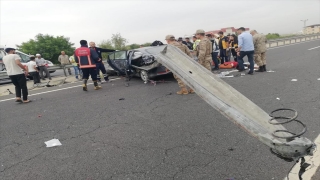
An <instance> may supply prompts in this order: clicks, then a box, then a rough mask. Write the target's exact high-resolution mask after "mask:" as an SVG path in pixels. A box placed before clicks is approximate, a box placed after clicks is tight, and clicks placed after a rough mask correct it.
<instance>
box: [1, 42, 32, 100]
mask: <svg viewBox="0 0 320 180" xmlns="http://www.w3.org/2000/svg"><path fill="white" fill-rule="evenodd" d="M5 51H6V53H8V55H6V56H5V57H3V63H4V64H5V66H6V69H7V74H8V76H9V77H10V79H11V81H12V83H13V84H14V86H15V90H16V102H20V103H22V102H23V103H29V102H31V101H30V100H28V88H27V81H26V75H27V74H28V67H24V66H23V65H22V64H21V62H20V60H21V58H20V56H18V55H16V53H15V49H14V48H6V49H5ZM22 70H24V72H22ZM21 91H22V95H23V100H21Z"/></svg>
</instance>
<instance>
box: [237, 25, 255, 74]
mask: <svg viewBox="0 0 320 180" xmlns="http://www.w3.org/2000/svg"><path fill="white" fill-rule="evenodd" d="M238 34H240V35H239V36H238V43H239V45H238V50H237V55H238V65H239V72H242V71H244V67H243V57H244V56H247V57H248V61H249V63H250V70H249V72H248V74H250V75H253V70H254V62H253V54H254V45H253V38H252V35H251V34H249V33H248V32H246V29H245V28H244V27H241V28H239V29H238Z"/></svg>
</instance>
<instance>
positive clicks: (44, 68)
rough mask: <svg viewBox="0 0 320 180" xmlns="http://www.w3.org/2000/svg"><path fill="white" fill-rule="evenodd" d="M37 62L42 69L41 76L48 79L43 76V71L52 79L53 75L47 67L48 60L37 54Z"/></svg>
mask: <svg viewBox="0 0 320 180" xmlns="http://www.w3.org/2000/svg"><path fill="white" fill-rule="evenodd" d="M36 57H37V58H36V63H37V66H38V67H39V71H40V76H41V79H42V80H46V79H45V77H44V76H43V71H44V72H45V73H46V75H47V76H48V78H49V80H51V76H50V73H49V71H48V69H47V67H46V64H47V62H46V60H44V59H43V58H42V57H41V55H40V54H36Z"/></svg>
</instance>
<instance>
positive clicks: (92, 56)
mask: <svg viewBox="0 0 320 180" xmlns="http://www.w3.org/2000/svg"><path fill="white" fill-rule="evenodd" d="M80 45H81V47H80V48H77V49H76V50H75V52H74V59H75V61H76V63H77V64H79V67H80V69H81V70H82V73H83V78H82V79H83V85H82V86H83V90H84V91H87V90H88V89H87V82H88V79H89V75H91V78H92V81H93V84H94V89H95V90H98V89H101V86H99V85H98V82H97V71H96V62H98V60H99V56H98V54H97V53H96V51H95V50H93V49H89V48H88V43H87V41H86V40H81V41H80Z"/></svg>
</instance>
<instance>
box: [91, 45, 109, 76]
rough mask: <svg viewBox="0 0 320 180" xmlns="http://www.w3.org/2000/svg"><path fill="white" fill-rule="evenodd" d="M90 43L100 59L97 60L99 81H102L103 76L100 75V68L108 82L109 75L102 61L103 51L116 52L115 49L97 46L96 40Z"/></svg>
mask: <svg viewBox="0 0 320 180" xmlns="http://www.w3.org/2000/svg"><path fill="white" fill-rule="evenodd" d="M89 45H90V49H92V50H94V51H95V52H96V53H97V54H98V56H99V60H98V61H97V62H96V66H97V79H98V81H99V82H101V77H100V70H101V72H102V74H103V77H104V80H105V82H108V81H109V76H108V75H107V71H106V68H105V67H104V64H103V62H102V55H101V53H103V52H114V51H115V50H113V49H102V48H99V47H96V43H95V42H90V43H89Z"/></svg>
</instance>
